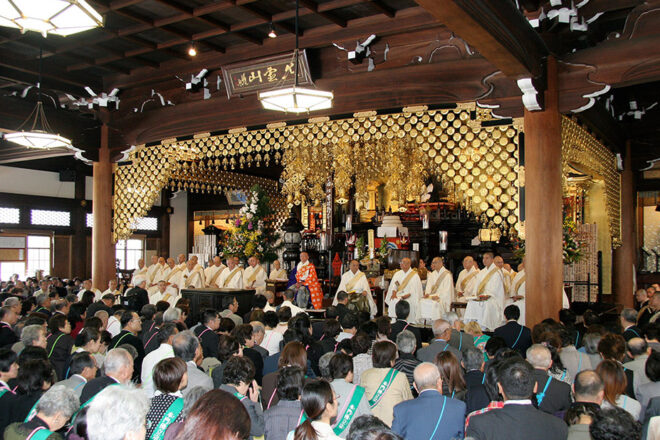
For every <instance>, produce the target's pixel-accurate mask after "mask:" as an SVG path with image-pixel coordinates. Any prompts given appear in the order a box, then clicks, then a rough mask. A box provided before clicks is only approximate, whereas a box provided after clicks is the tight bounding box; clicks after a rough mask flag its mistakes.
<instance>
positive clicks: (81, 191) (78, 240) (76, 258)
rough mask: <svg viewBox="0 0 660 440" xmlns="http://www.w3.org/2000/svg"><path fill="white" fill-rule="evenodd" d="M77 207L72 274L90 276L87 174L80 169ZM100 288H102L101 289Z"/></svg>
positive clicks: (78, 173) (76, 192)
mask: <svg viewBox="0 0 660 440" xmlns="http://www.w3.org/2000/svg"><path fill="white" fill-rule="evenodd" d="M75 199H76V206H75V209H74V210H73V236H72V239H71V255H72V257H73V258H72V259H71V272H72V274H71V275H72V276H77V277H85V278H87V277H88V276H90V268H89V267H88V266H87V264H88V261H89V260H90V257H91V255H87V240H86V231H85V228H86V227H87V209H86V201H85V174H84V173H83V172H82V170H81V169H80V167H77V169H76V182H75ZM99 288H100V287H99Z"/></svg>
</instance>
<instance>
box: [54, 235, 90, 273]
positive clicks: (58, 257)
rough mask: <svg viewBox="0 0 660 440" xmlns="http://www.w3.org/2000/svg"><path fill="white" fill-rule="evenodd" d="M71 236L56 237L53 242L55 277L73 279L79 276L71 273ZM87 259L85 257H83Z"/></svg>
mask: <svg viewBox="0 0 660 440" xmlns="http://www.w3.org/2000/svg"><path fill="white" fill-rule="evenodd" d="M71 257H72V255H71V236H70V235H56V236H55V240H54V242H53V272H52V274H53V275H56V276H58V277H63V278H71V277H73V276H77V275H78V274H73V273H71V261H72V258H71ZM82 257H83V258H84V257H85V256H84V255H83V256H82Z"/></svg>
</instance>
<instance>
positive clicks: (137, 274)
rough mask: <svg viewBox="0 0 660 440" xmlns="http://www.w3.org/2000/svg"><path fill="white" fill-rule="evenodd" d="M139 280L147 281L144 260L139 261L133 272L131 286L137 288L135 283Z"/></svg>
mask: <svg viewBox="0 0 660 440" xmlns="http://www.w3.org/2000/svg"><path fill="white" fill-rule="evenodd" d="M138 278H141V279H143V280H146V279H147V268H146V266H145V265H144V259H142V258H140V259H139V260H138V267H137V269H135V270H134V271H133V277H132V278H131V286H133V287H135V281H136V279H138Z"/></svg>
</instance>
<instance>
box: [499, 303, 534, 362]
mask: <svg viewBox="0 0 660 440" xmlns="http://www.w3.org/2000/svg"><path fill="white" fill-rule="evenodd" d="M504 317H505V318H506V324H504V325H503V326H501V327H498V328H496V329H495V332H494V333H493V336H498V337H500V338H502V339H504V341H505V342H506V346H507V347H509V348H511V349H513V350H516V351H517V352H518V353H520V355H521V356H523V357H524V356H525V354H526V353H527V349H528V348H529V347H530V346H531V345H532V332H531V331H530V329H529V328H527V327H525V326H523V325H520V324H518V319H519V318H520V309H519V308H518V306H516V305H514V304H511V305H508V306H506V308H505V309H504Z"/></svg>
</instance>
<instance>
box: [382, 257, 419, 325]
mask: <svg viewBox="0 0 660 440" xmlns="http://www.w3.org/2000/svg"><path fill="white" fill-rule="evenodd" d="M412 270H413V269H408V272H404V271H403V270H399V271H397V272H396V273H395V274H394V276H393V277H392V280H391V281H390V286H389V288H388V289H387V295H386V297H385V304H387V306H388V308H389V309H388V314H389V316H390V317H391V318H394V319H396V311H395V307H396V303H398V302H399V301H400V300H401V295H407V294H410V298H408V299H406V301H408V303H409V304H410V315H408V322H411V323H417V322H418V320H419V300H420V299H421V298H422V280H421V279H420V278H419V275H418V274H417V272H416V271H414V274H413V275H412V277H411V278H410V281H409V282H408V284H407V285H406V286H405V287H404V288H403V289H401V288H400V287H399V286H400V285H401V284H402V283H403V280H404V279H405V278H406V277H407V276H408V274H410V271H412ZM397 283H398V285H397ZM395 290H397V293H396V296H397V297H396V299H392V292H394V291H395Z"/></svg>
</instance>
